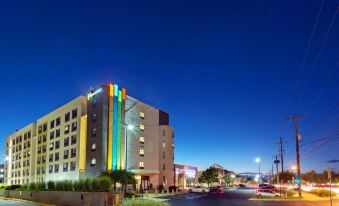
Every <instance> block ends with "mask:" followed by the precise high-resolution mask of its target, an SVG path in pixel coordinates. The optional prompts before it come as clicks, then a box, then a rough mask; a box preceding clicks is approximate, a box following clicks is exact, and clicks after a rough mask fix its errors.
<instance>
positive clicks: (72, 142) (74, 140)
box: [71, 135, 77, 145]
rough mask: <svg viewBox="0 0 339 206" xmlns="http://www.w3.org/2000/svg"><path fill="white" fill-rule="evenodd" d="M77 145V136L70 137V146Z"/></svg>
mask: <svg viewBox="0 0 339 206" xmlns="http://www.w3.org/2000/svg"><path fill="white" fill-rule="evenodd" d="M76 143H77V136H76V135H72V137H71V144H72V145H73V144H76Z"/></svg>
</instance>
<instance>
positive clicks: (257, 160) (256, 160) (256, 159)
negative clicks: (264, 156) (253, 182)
mask: <svg viewBox="0 0 339 206" xmlns="http://www.w3.org/2000/svg"><path fill="white" fill-rule="evenodd" d="M255 162H256V163H258V165H259V177H258V182H259V183H260V158H259V157H257V158H255Z"/></svg>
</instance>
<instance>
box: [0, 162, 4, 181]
mask: <svg viewBox="0 0 339 206" xmlns="http://www.w3.org/2000/svg"><path fill="white" fill-rule="evenodd" d="M4 166H5V165H4V164H0V183H4V177H5V167H4Z"/></svg>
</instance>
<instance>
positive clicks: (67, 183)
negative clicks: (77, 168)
mask: <svg viewBox="0 0 339 206" xmlns="http://www.w3.org/2000/svg"><path fill="white" fill-rule="evenodd" d="M64 191H73V183H72V181H70V180H65V181H64Z"/></svg>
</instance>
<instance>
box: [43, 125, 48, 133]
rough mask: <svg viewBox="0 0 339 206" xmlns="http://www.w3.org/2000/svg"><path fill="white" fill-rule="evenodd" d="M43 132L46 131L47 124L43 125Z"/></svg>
mask: <svg viewBox="0 0 339 206" xmlns="http://www.w3.org/2000/svg"><path fill="white" fill-rule="evenodd" d="M43 131H44V132H46V131H47V123H46V124H44V125H43Z"/></svg>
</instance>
